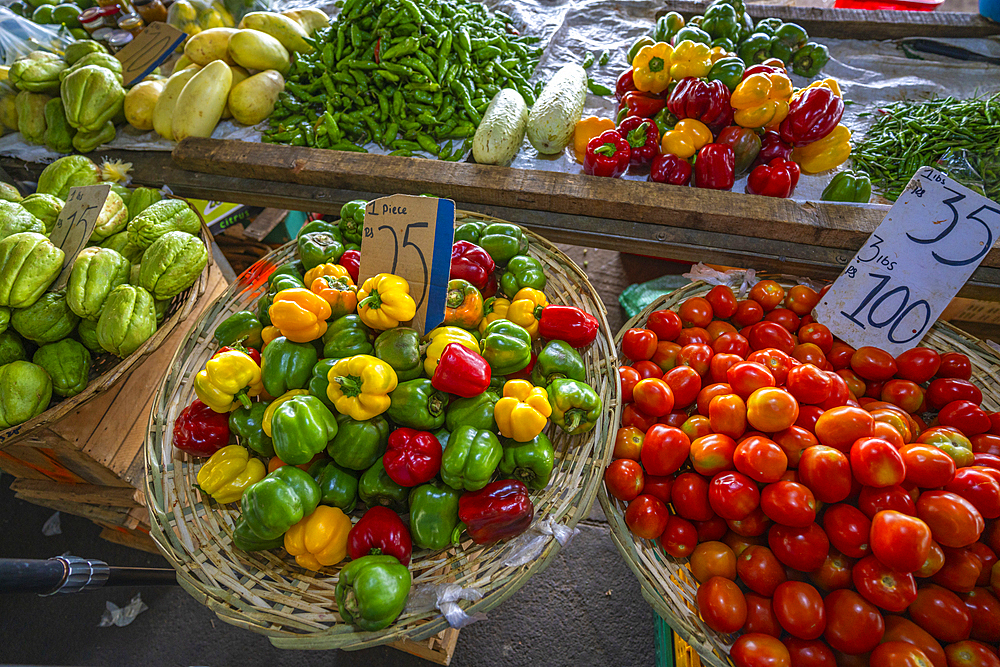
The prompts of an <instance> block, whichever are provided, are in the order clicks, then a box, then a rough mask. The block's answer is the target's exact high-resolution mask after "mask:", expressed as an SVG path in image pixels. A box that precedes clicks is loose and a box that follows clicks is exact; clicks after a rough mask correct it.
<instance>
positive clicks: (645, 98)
mask: <svg viewBox="0 0 1000 667" xmlns="http://www.w3.org/2000/svg"><path fill="white" fill-rule="evenodd" d="M665 106H667V100H666V98H663V97H657V96H655V95H652V94H651V93H644V92H642V91H639V90H633V91H630V92H627V93H625V95H624V96H623V97H622V99H621V101H620V102H619V103H618V110H619V111H621V110H622V109H628V115H629V116H639V117H640V118H652V117H653V116H655V115H656V114H657V113H659V112H660V109H662V108H664V107H665Z"/></svg>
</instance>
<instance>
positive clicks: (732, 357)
mask: <svg viewBox="0 0 1000 667" xmlns="http://www.w3.org/2000/svg"><path fill="white" fill-rule="evenodd" d="M741 361H743V357H741V356H740V355H738V354H729V353H728V352H722V353H718V354H716V355H715V356H714V357H712V361H711V362H710V363H709V364H708V377H709V379H710V380H711V381H712V382H718V383H725V382H726V380H727V379H728V376H727V375H726V374H727V373H728V372H729V369H730V368H731V367H732V366H735V365H736V364H738V363H740V362H741Z"/></svg>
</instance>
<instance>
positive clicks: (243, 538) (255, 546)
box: [233, 521, 285, 551]
mask: <svg viewBox="0 0 1000 667" xmlns="http://www.w3.org/2000/svg"><path fill="white" fill-rule="evenodd" d="M233 545H235V546H236V548H237V549H243V551H267V550H268V549H280V548H282V547H283V546H285V536H284V535H278V536H277V537H275V538H272V539H268V540H265V539H262V538H260V537H257V536H256V535H255V534H254V533H253V532H251V531H250V527H249V525H247V522H246V521H237V522H236V528H235V529H234V530H233Z"/></svg>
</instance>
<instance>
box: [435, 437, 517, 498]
mask: <svg viewBox="0 0 1000 667" xmlns="http://www.w3.org/2000/svg"><path fill="white" fill-rule="evenodd" d="M501 458H503V447H501V446H500V441H499V440H498V439H497V436H496V435H495V434H494V433H492V432H491V431H486V430H481V429H477V428H476V427H474V426H468V425H465V426H459V427H458V428H457V429H455V430H454V431H452V434H451V438H450V439H449V440H448V447H447V448H446V449H445V450H444V454H442V455H441V480H442V481H443V482H444V483H445V484H447V485H448V486H450V487H451V488H453V489H458V490H459V491H461V490H462V489H465V490H466V491H478V490H479V489H481V488H483V487H484V486H486V484H487V483H488V482H489V481H490V477H492V476H493V472H494V471H495V470H496V469H497V465H499V463H500V459H501Z"/></svg>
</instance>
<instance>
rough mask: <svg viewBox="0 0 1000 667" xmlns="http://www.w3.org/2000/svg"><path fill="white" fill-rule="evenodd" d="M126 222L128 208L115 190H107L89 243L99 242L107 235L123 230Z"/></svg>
mask: <svg viewBox="0 0 1000 667" xmlns="http://www.w3.org/2000/svg"><path fill="white" fill-rule="evenodd" d="M127 224H128V209H127V208H125V202H124V201H122V198H121V196H120V195H119V194H118V193H117V192H115V191H113V190H112V191H111V192H108V198H107V199H105V200H104V206H102V207H101V212H100V213H99V214H98V216H97V223H96V224H95V225H94V231H93V232H92V233H91V235H90V242H91V243H100V242H101V241H103V240H104V239H106V238H108V237H109V236H113V235H114V234H118V233H120V232H123V231H125V225H127Z"/></svg>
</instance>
